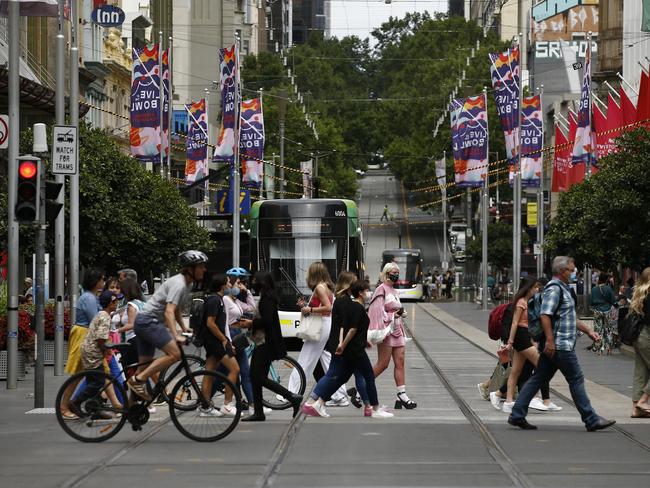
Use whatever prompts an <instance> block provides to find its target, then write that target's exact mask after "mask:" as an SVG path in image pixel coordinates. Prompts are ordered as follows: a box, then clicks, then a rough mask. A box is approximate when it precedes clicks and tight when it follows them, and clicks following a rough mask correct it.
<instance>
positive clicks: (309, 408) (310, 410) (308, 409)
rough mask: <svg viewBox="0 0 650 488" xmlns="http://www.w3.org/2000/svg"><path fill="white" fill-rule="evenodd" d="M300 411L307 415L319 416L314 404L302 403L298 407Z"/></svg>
mask: <svg viewBox="0 0 650 488" xmlns="http://www.w3.org/2000/svg"><path fill="white" fill-rule="evenodd" d="M300 411H301V412H302V413H304V414H305V415H307V416H309V417H320V414H319V413H318V411H317V410H316V409H315V408H314V406H313V405H309V404H307V403H305V404H303V406H302V407H301V408H300Z"/></svg>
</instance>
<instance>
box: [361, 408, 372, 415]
mask: <svg viewBox="0 0 650 488" xmlns="http://www.w3.org/2000/svg"><path fill="white" fill-rule="evenodd" d="M363 416H364V417H372V407H371V406H370V405H366V406H365V407H363Z"/></svg>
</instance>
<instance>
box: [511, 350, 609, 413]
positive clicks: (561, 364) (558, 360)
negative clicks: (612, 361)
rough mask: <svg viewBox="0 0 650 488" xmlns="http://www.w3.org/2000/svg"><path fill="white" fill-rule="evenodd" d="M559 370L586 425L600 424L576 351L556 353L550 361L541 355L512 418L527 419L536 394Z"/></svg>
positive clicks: (513, 408) (515, 406) (520, 393)
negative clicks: (590, 399)
mask: <svg viewBox="0 0 650 488" xmlns="http://www.w3.org/2000/svg"><path fill="white" fill-rule="evenodd" d="M558 369H559V370H560V372H561V373H562V374H563V375H564V377H565V378H566V380H567V383H569V390H570V391H571V398H573V403H575V404H576V408H577V409H578V412H580V417H582V421H583V422H584V423H585V425H587V426H590V425H593V424H595V423H596V422H598V419H599V417H598V415H597V414H596V412H595V410H594V409H593V407H592V406H591V402H590V401H589V397H587V391H586V390H585V377H584V375H583V374H582V369H580V364H578V356H576V352H575V351H555V355H554V356H553V357H552V358H550V359H549V357H548V356H547V355H546V354H544V353H543V352H542V353H541V354H540V356H539V364H538V365H537V368H536V369H535V372H534V373H533V375H532V376H531V377H530V379H529V380H528V381H527V382H526V384H525V385H524V387H523V389H522V390H521V391H520V392H519V396H518V397H517V401H516V402H515V405H514V407H512V413H511V414H510V417H511V418H512V419H513V420H520V419H524V418H526V415H527V414H528V404H529V403H530V401H531V400H532V399H533V397H534V396H535V393H537V390H539V389H540V387H541V386H542V385H543V384H544V383H545V382H549V381H551V379H552V378H553V376H554V375H555V373H556V371H557V370H558Z"/></svg>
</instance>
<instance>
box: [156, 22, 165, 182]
mask: <svg viewBox="0 0 650 488" xmlns="http://www.w3.org/2000/svg"><path fill="white" fill-rule="evenodd" d="M158 90H159V91H158V95H159V101H158V103H159V104H160V107H159V109H160V110H159V115H160V118H159V120H160V131H159V132H160V155H159V157H160V159H159V162H160V177H161V178H164V177H165V165H164V164H163V161H164V157H165V152H164V147H163V140H164V138H165V131H163V118H164V117H165V107H164V105H165V86H164V83H163V33H162V31H159V32H158Z"/></svg>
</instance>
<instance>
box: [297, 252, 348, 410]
mask: <svg viewBox="0 0 650 488" xmlns="http://www.w3.org/2000/svg"><path fill="white" fill-rule="evenodd" d="M307 286H308V287H309V289H310V290H312V292H313V293H312V295H311V298H310V299H309V301H308V302H307V303H305V302H304V300H301V301H300V302H299V303H298V305H299V306H300V307H301V308H300V312H301V313H302V314H303V315H316V316H319V317H320V318H321V321H322V327H323V331H322V333H321V336H320V340H318V341H305V342H304V344H303V345H302V349H301V350H300V355H299V356H298V363H299V364H300V366H301V367H302V369H303V371H304V372H305V377H307V378H309V377H310V376H312V375H313V373H314V369H316V364H317V363H318V361H319V360H320V364H321V366H322V368H323V371H324V372H325V373H327V370H328V369H329V367H330V361H331V359H332V354H331V353H330V352H329V351H327V350H326V349H325V345H326V344H327V341H328V339H329V337H330V329H331V327H332V303H333V301H334V293H333V292H334V283H332V279H331V278H330V273H329V271H328V270H327V266H325V264H324V263H322V262H320V261H316V262H314V263H311V265H310V266H309V269H308V270H307ZM299 388H300V377H299V376H298V372H297V371H294V372H293V373H291V376H290V377H289V388H288V389H289V391H290V392H292V393H297V392H298V389H299ZM328 403H329V406H340V407H347V406H348V405H349V404H350V402H349V401H348V399H347V396H346V394H345V385H343V386H342V387H341V388H339V390H338V391H337V392H336V393H335V394H334V395H332V400H330V402H328Z"/></svg>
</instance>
